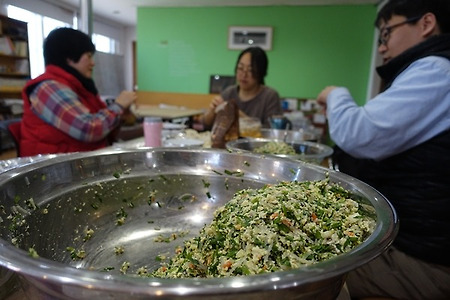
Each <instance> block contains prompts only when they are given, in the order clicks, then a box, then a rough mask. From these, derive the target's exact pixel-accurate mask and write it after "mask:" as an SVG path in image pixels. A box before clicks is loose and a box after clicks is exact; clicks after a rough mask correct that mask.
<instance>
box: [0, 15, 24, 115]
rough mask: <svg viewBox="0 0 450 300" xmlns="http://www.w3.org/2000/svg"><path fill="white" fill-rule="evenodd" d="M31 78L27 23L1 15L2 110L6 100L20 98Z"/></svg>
mask: <svg viewBox="0 0 450 300" xmlns="http://www.w3.org/2000/svg"><path fill="white" fill-rule="evenodd" d="M29 78H30V59H29V49H28V28H27V23H25V22H22V21H19V20H15V19H11V18H8V17H6V16H1V15H0V110H1V112H0V113H1V114H2V115H3V116H4V115H5V113H7V112H6V111H5V110H4V109H7V107H5V105H6V104H5V101H6V100H10V99H20V98H21V91H22V88H23V86H24V85H25V83H26V82H27V80H28V79H29Z"/></svg>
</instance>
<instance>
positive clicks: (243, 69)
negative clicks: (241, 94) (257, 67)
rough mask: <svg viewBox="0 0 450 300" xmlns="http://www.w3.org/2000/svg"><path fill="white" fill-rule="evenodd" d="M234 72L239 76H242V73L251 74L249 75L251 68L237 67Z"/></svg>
mask: <svg viewBox="0 0 450 300" xmlns="http://www.w3.org/2000/svg"><path fill="white" fill-rule="evenodd" d="M236 71H237V73H241V74H244V73H249V74H251V73H252V68H244V67H242V66H238V67H237V68H236Z"/></svg>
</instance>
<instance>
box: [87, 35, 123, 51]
mask: <svg viewBox="0 0 450 300" xmlns="http://www.w3.org/2000/svg"><path fill="white" fill-rule="evenodd" d="M92 42H93V43H94V45H95V50H97V51H100V52H105V53H111V54H118V53H119V52H120V51H119V50H120V49H119V42H118V41H116V40H115V39H112V38H109V37H107V36H105V35H101V34H96V33H93V34H92Z"/></svg>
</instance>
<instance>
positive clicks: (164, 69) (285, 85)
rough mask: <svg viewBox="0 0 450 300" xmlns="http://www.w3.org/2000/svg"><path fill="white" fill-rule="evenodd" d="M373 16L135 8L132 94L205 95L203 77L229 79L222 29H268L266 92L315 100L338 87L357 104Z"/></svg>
mask: <svg viewBox="0 0 450 300" xmlns="http://www.w3.org/2000/svg"><path fill="white" fill-rule="evenodd" d="M375 16H376V6H374V5H343V6H271V7H212V8H211V7H198V8H138V22H137V62H138V67H137V72H138V74H137V76H138V88H139V90H148V91H165V92H182V93H208V91H209V75H210V74H221V75H232V74H233V72H234V65H235V62H236V59H237V56H238V54H239V50H229V49H228V47H227V35H228V27H229V26H272V27H273V46H272V50H271V51H268V52H267V54H268V56H269V70H268V76H267V77H266V84H267V85H268V86H271V87H274V88H275V89H277V90H278V92H279V93H280V95H281V96H282V97H298V98H315V97H316V96H317V94H318V93H319V92H320V91H321V90H322V88H323V87H325V86H327V85H343V86H346V87H348V88H349V89H350V91H351V92H352V94H353V96H354V97H355V100H357V102H359V103H364V102H365V97H366V90H367V85H368V78H369V72H370V61H371V53H372V42H373V34H374V27H373V20H374V18H375Z"/></svg>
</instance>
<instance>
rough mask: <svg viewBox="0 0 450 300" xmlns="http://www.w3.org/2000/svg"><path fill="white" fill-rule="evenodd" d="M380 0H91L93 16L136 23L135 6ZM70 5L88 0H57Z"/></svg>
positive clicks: (362, 1) (364, 1)
mask: <svg viewBox="0 0 450 300" xmlns="http://www.w3.org/2000/svg"><path fill="white" fill-rule="evenodd" d="M381 1H382V0H91V3H92V10H93V12H94V16H100V17H102V18H105V19H108V20H112V21H115V22H119V23H121V24H124V25H127V26H135V25H136V19H137V16H136V11H137V7H195V6H275V5H277V6H279V5H341V4H377V3H379V2H381ZM58 2H59V3H61V2H62V3H65V4H68V5H70V6H72V7H79V6H80V3H88V2H89V0H59V1H58Z"/></svg>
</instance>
